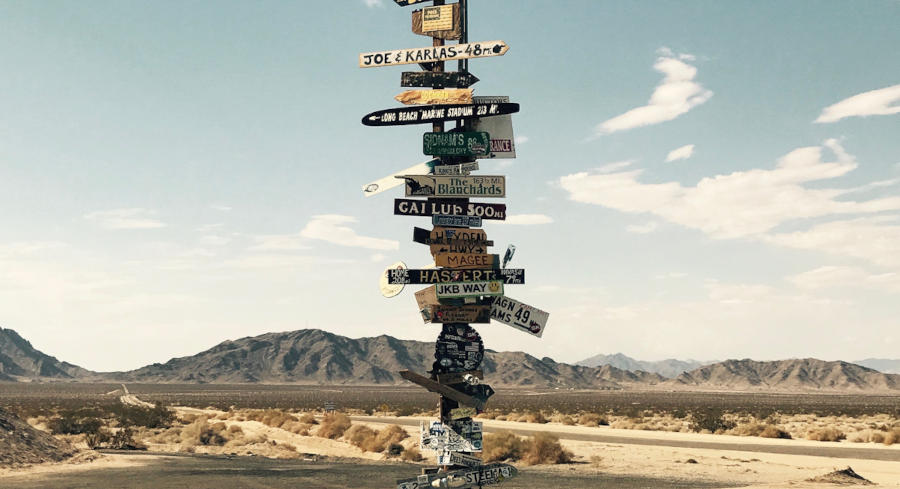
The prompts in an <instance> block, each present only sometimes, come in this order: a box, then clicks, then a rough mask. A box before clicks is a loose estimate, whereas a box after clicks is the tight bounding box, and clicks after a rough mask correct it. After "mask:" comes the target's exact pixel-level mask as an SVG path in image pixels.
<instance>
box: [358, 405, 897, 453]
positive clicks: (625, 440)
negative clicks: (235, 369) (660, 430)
mask: <svg viewBox="0 0 900 489" xmlns="http://www.w3.org/2000/svg"><path fill="white" fill-rule="evenodd" d="M350 419H352V420H354V421H368V422H373V423H386V422H387V423H394V424H399V425H403V426H419V421H418V420H414V419H386V418H379V417H375V416H351V417H350ZM547 428H548V429H528V428H516V429H510V430H508V431H512V432H513V433H515V434H517V435H523V436H531V435H534V434H535V433H538V432H541V433H551V434H553V435H556V436H558V437H560V438H561V439H565V440H580V441H597V442H602V443H618V444H622V445H652V446H664V447H679V448H709V449H713V450H728V451H740V452H758V453H779V454H784V455H811V456H814V457H831V458H851V459H861V460H887V461H890V462H900V449H890V450H885V449H879V448H865V447H858V446H850V447H848V446H834V445H828V444H826V442H822V446H821V447H819V446H815V447H810V446H801V445H796V446H791V445H756V444H749V443H748V444H746V445H745V444H742V443H733V442H717V441H710V442H706V441H685V440H672V439H666V438H636V437H629V436H617V435H611V434H607V433H602V432H598V433H596V434H594V433H584V434H581V433H565V432H557V431H553V429H552V427H547ZM504 429H506V428H504ZM484 430H485V431H487V432H490V431H492V430H491V428H489V427H487V426H485V428H484Z"/></svg>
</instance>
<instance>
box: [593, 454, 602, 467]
mask: <svg viewBox="0 0 900 489" xmlns="http://www.w3.org/2000/svg"><path fill="white" fill-rule="evenodd" d="M590 460H591V465H593V466H594V467H599V466H600V465H602V464H603V457H601V456H600V455H591V458H590Z"/></svg>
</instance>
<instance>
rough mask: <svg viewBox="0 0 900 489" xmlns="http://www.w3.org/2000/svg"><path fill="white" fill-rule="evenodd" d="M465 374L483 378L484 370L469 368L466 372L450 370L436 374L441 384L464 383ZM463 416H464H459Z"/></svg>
mask: <svg viewBox="0 0 900 489" xmlns="http://www.w3.org/2000/svg"><path fill="white" fill-rule="evenodd" d="M466 376H472V377H474V378H476V379H484V372H482V371H481V370H470V371H468V372H452V373H446V374H437V381H438V382H440V383H442V384H447V385H452V384H465V383H467V382H466ZM461 417H464V416H461Z"/></svg>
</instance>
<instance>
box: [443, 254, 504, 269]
mask: <svg viewBox="0 0 900 489" xmlns="http://www.w3.org/2000/svg"><path fill="white" fill-rule="evenodd" d="M499 258H500V257H499V256H498V255H488V254H479V253H437V254H435V255H434V264H435V265H437V266H439V267H448V268H492V267H496V266H497V265H498V264H499V261H500V260H499ZM497 268H499V267H497Z"/></svg>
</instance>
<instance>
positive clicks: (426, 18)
mask: <svg viewBox="0 0 900 489" xmlns="http://www.w3.org/2000/svg"><path fill="white" fill-rule="evenodd" d="M461 27H462V25H461V23H460V21H459V4H458V3H454V4H451V5H440V6H434V7H425V8H424V9H422V10H414V11H413V13H412V31H413V34H418V35H420V36H429V37H433V38H437V39H452V40H457V39H459V38H460V37H461V35H462V29H461Z"/></svg>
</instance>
